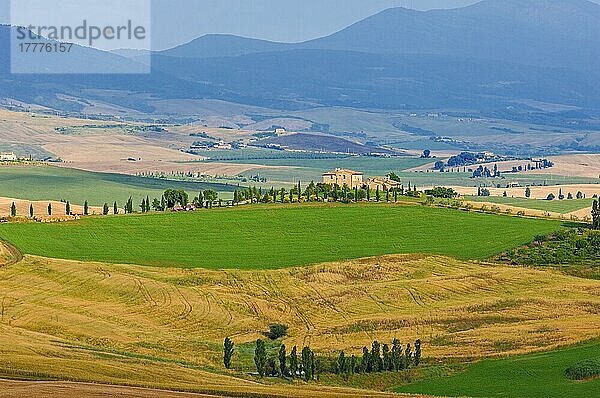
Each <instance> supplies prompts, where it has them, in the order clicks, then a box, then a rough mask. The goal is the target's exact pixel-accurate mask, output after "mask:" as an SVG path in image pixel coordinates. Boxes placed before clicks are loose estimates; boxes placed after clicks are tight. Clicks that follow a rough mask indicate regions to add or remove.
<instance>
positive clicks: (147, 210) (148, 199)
mask: <svg viewBox="0 0 600 398" xmlns="http://www.w3.org/2000/svg"><path fill="white" fill-rule="evenodd" d="M149 212H150V198H149V197H148V195H146V213H149Z"/></svg>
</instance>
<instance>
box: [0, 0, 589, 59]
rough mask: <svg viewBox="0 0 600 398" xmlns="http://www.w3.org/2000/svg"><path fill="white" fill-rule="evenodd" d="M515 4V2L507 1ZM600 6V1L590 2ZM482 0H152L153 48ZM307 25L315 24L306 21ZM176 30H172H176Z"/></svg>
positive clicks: (284, 33)
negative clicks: (207, 37) (208, 36)
mask: <svg viewBox="0 0 600 398" xmlns="http://www.w3.org/2000/svg"><path fill="white" fill-rule="evenodd" d="M507 1H513V0H507ZM591 1H593V2H595V3H599V4H600V0H591ZM478 2H479V0H372V1H369V2H365V1H361V0H329V1H327V2H323V1H321V0H303V1H301V0H281V1H277V2H273V1H272V0H253V1H252V2H249V1H245V0H227V1H216V0H208V1H201V2H198V1H191V0H181V1H178V2H177V3H176V4H177V5H178V6H174V4H173V2H172V1H169V0H152V5H153V27H152V30H153V34H152V42H153V44H152V47H153V49H155V50H161V49H166V48H170V47H174V46H177V45H179V44H182V43H185V42H189V41H191V40H193V39H195V38H198V37H200V36H203V35H206V34H233V35H238V36H244V37H251V38H257V39H263V40H271V41H280V42H300V41H305V40H311V39H315V38H318V37H323V36H326V35H329V34H331V33H334V32H337V31H339V30H341V29H343V28H345V27H347V26H349V25H351V24H353V23H355V22H357V21H359V20H361V19H364V18H366V17H368V16H371V15H373V14H376V13H378V12H381V11H383V10H385V9H388V8H392V7H406V8H411V9H416V10H431V9H442V8H445V9H449V8H458V7H463V6H468V5H471V4H475V3H478ZM9 3H10V0H0V10H2V11H4V12H2V13H0V23H8V22H9V17H8V9H9V6H8V5H9ZM306 21H310V23H307V22H306ZM174 26H175V27H177V29H173V27H174Z"/></svg>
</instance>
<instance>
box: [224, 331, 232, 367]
mask: <svg viewBox="0 0 600 398" xmlns="http://www.w3.org/2000/svg"><path fill="white" fill-rule="evenodd" d="M233 348H234V344H233V341H231V339H230V338H229V337H225V342H224V343H223V363H224V364H225V369H231V358H233Z"/></svg>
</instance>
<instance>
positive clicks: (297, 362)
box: [223, 337, 421, 381]
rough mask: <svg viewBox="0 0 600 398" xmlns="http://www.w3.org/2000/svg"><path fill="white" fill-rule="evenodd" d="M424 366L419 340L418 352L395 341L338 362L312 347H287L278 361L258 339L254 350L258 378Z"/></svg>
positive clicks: (227, 346)
mask: <svg viewBox="0 0 600 398" xmlns="http://www.w3.org/2000/svg"><path fill="white" fill-rule="evenodd" d="M223 348H224V349H223V362H224V364H225V368H227V369H231V360H232V357H233V354H234V343H233V341H232V340H231V339H230V338H229V337H228V338H226V339H225V342H224V345H223ZM420 363H421V341H420V340H416V341H415V343H414V351H413V347H411V344H410V343H408V344H407V345H406V346H405V347H403V346H402V344H401V343H400V341H399V340H398V339H394V341H393V342H392V344H391V346H390V345H388V344H383V345H381V344H380V343H379V342H378V341H373V343H372V344H371V349H370V350H369V348H368V347H364V348H363V353H362V356H356V355H351V356H347V355H346V354H345V353H344V351H341V352H340V353H339V355H338V356H337V358H335V359H332V358H330V357H325V356H318V355H315V352H314V351H313V350H312V349H311V348H310V347H302V350H301V351H300V353H298V347H297V346H294V347H293V348H292V350H291V351H290V353H289V355H288V354H287V350H286V346H285V344H282V345H281V346H280V347H279V351H278V355H277V357H273V356H269V355H268V353H267V347H266V344H265V342H264V341H263V340H261V339H258V340H257V341H256V346H255V350H254V364H255V366H256V371H257V373H258V375H259V376H260V377H261V378H262V377H265V376H267V377H283V378H302V379H304V380H305V381H310V380H315V379H317V380H318V379H319V376H320V375H321V374H323V373H332V374H338V375H342V376H344V378H345V379H347V378H348V377H350V376H351V375H353V374H356V373H381V372H398V371H402V370H405V369H408V368H410V367H412V366H419V364H420Z"/></svg>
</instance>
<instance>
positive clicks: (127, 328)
mask: <svg viewBox="0 0 600 398" xmlns="http://www.w3.org/2000/svg"><path fill="white" fill-rule="evenodd" d="M0 255H1V256H0V257H2V258H3V259H5V261H6V260H8V259H10V257H11V255H14V253H12V254H11V253H10V252H8V251H7V249H6V248H4V249H3V251H2V253H0ZM16 260H19V259H16ZM0 281H1V282H0V308H1V318H0V346H1V347H3V348H2V351H1V353H0V377H7V378H33V379H46V380H53V379H56V380H65V381H66V380H71V381H87V382H96V383H108V384H122V385H130V386H142V387H152V388H166V389H176V390H182V391H195V392H201V393H205V394H219V395H223V394H225V395H228V394H232V395H239V393H240V392H242V391H252V392H253V393H255V394H257V396H306V397H309V396H336V395H337V396H369V395H368V394H366V393H365V392H360V393H358V392H356V391H354V390H329V389H327V388H321V387H317V386H315V385H310V386H308V387H307V386H305V385H302V386H300V385H299V384H300V382H297V383H298V385H295V386H294V385H286V384H283V383H276V384H272V383H275V382H274V381H267V382H266V384H260V383H257V382H256V381H255V380H254V379H253V378H252V377H250V376H247V375H246V374H247V373H248V372H252V371H253V368H252V367H251V366H250V365H249V364H250V363H251V358H241V357H240V356H239V355H238V354H236V355H235V356H234V360H233V364H234V367H235V368H236V372H231V373H229V372H226V371H225V370H224V369H223V367H222V364H221V361H222V359H221V356H222V352H221V343H222V340H223V338H224V337H225V336H230V337H231V338H232V339H233V340H234V342H235V343H236V344H237V345H238V346H239V345H242V346H243V345H244V344H245V343H250V342H252V341H254V340H255V339H257V338H260V337H262V334H261V333H262V332H264V331H266V330H267V327H268V325H269V324H270V323H273V322H283V323H286V324H287V325H289V326H290V329H289V336H288V337H287V338H286V339H285V340H284V342H285V344H286V345H287V346H288V347H289V346H292V345H294V344H297V345H302V344H306V345H310V346H311V347H312V348H314V349H315V350H316V351H317V352H319V353H323V354H331V355H335V351H337V350H342V349H343V350H345V351H346V353H354V354H359V353H360V351H361V349H362V347H363V346H365V345H368V344H370V342H371V341H372V340H374V339H378V340H380V341H391V340H392V339H393V338H394V337H398V338H399V339H401V341H402V342H403V343H406V342H409V341H414V340H415V339H416V338H421V339H422V340H423V342H424V355H425V356H426V357H434V358H444V357H463V358H470V357H488V356H495V355H502V354H508V353H511V354H512V353H526V352H531V351H536V350H541V349H548V348H553V347H557V346H561V345H565V344H571V343H576V342H579V341H583V340H586V339H590V338H594V337H597V336H598V330H600V316H598V314H599V313H600V281H593V280H585V279H578V278H574V277H569V276H565V275H562V274H560V273H557V272H555V271H543V270H534V269H524V268H517V267H508V266H497V265H492V264H485V263H477V262H466V261H459V260H454V259H450V258H447V257H441V256H426V255H393V256H384V257H377V258H367V259H359V260H352V261H346V262H339V263H327V264H319V265H314V266H308V267H304V268H289V269H284V270H268V271H240V270H227V271H208V270H200V269H196V270H184V269H175V268H152V267H138V266H126V265H113V264H104V263H83V262H76V261H66V260H52V259H47V258H42V257H35V256H29V255H26V256H25V257H24V258H23V259H22V260H20V261H16V263H14V264H10V265H6V266H4V267H3V268H1V269H0ZM246 352H248V349H246ZM0 385H1V383H0ZM300 387H301V388H300ZM372 396H378V395H377V394H375V393H373V395H372Z"/></svg>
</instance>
